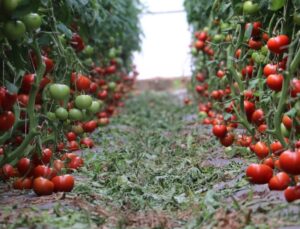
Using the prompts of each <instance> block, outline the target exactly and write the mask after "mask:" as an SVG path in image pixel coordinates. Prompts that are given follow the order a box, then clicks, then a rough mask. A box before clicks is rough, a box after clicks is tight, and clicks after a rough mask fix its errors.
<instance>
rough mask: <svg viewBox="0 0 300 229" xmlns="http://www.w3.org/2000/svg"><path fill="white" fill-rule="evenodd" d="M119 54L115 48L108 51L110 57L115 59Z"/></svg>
mask: <svg viewBox="0 0 300 229" xmlns="http://www.w3.org/2000/svg"><path fill="white" fill-rule="evenodd" d="M116 56H117V50H116V49H115V48H111V49H110V50H109V52H108V57H109V58H110V59H114V58H116Z"/></svg>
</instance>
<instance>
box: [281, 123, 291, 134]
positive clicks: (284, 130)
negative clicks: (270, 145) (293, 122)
mask: <svg viewBox="0 0 300 229" xmlns="http://www.w3.org/2000/svg"><path fill="white" fill-rule="evenodd" d="M280 131H281V134H282V135H283V136H284V137H286V138H288V137H289V136H290V131H289V130H288V129H287V128H286V127H285V125H284V124H283V123H281V124H280Z"/></svg>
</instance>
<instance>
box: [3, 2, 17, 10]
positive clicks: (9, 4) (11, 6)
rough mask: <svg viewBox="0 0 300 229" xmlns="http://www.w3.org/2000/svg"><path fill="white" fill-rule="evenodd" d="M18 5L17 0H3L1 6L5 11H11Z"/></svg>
mask: <svg viewBox="0 0 300 229" xmlns="http://www.w3.org/2000/svg"><path fill="white" fill-rule="evenodd" d="M18 5H19V0H3V1H2V7H3V9H4V10H5V11H6V12H13V11H14V10H15V9H17V7H18Z"/></svg>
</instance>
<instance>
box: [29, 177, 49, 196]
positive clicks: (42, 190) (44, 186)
mask: <svg viewBox="0 0 300 229" xmlns="http://www.w3.org/2000/svg"><path fill="white" fill-rule="evenodd" d="M32 188H33V191H34V192H35V193H36V194H37V195H38V196H44V195H51V194H52V193H53V190H54V184H53V183H52V182H51V181H50V180H48V179H46V178H43V177H38V178H35V179H34V180H33V185H32Z"/></svg>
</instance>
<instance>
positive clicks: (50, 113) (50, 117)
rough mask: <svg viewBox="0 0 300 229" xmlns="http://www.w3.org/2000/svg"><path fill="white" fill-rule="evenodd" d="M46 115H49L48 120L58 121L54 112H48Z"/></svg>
mask: <svg viewBox="0 0 300 229" xmlns="http://www.w3.org/2000/svg"><path fill="white" fill-rule="evenodd" d="M46 115H47V118H48V119H49V120H51V121H53V120H55V119H56V116H55V114H54V113H53V112H50V111H48V112H47V114H46Z"/></svg>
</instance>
